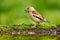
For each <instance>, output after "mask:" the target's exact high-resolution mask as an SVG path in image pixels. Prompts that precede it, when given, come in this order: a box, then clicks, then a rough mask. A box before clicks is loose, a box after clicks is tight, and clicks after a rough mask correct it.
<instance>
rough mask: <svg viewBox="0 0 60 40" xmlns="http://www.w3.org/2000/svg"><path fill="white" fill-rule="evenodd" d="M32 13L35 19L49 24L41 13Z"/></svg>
mask: <svg viewBox="0 0 60 40" xmlns="http://www.w3.org/2000/svg"><path fill="white" fill-rule="evenodd" d="M32 13H33V16H34V17H36V18H38V19H40V20H42V21H44V22H47V20H46V19H45V18H44V17H43V16H42V15H41V14H40V13H39V12H37V11H33V12H32Z"/></svg>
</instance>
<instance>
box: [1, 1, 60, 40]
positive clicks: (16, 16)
mask: <svg viewBox="0 0 60 40" xmlns="http://www.w3.org/2000/svg"><path fill="white" fill-rule="evenodd" d="M27 6H33V7H34V8H35V9H36V10H37V11H38V12H40V13H41V14H42V15H43V16H44V17H45V18H46V19H47V20H48V21H49V22H51V23H52V24H60V0H0V25H12V24H23V23H25V24H34V22H33V21H32V20H31V19H30V18H29V16H28V14H27V13H26V12H25V11H24V10H25V8H26V7H27ZM3 36H4V37H3ZM27 37H28V38H27ZM0 39H1V40H20V39H21V40H56V39H57V38H56V37H50V36H47V37H46V36H43V37H40V36H34V37H32V36H31V37H30V36H18V37H12V36H7V35H2V36H1V35H0Z"/></svg>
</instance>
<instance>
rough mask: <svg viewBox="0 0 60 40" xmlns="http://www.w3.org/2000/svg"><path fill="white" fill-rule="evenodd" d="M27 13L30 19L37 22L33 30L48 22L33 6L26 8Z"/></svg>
mask: <svg viewBox="0 0 60 40" xmlns="http://www.w3.org/2000/svg"><path fill="white" fill-rule="evenodd" d="M25 11H26V12H27V13H28V14H29V17H30V18H31V19H32V20H33V21H34V22H35V25H34V26H33V27H32V28H36V27H37V25H38V24H39V23H41V22H47V20H46V19H45V18H44V17H43V16H42V15H41V14H40V13H39V12H38V11H37V10H36V9H35V8H34V7H32V6H28V7H26V8H25Z"/></svg>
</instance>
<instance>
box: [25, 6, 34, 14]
mask: <svg viewBox="0 0 60 40" xmlns="http://www.w3.org/2000/svg"><path fill="white" fill-rule="evenodd" d="M34 10H35V9H34V8H33V7H31V6H29V7H26V8H25V11H26V12H28V13H29V12H32V11H34Z"/></svg>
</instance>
